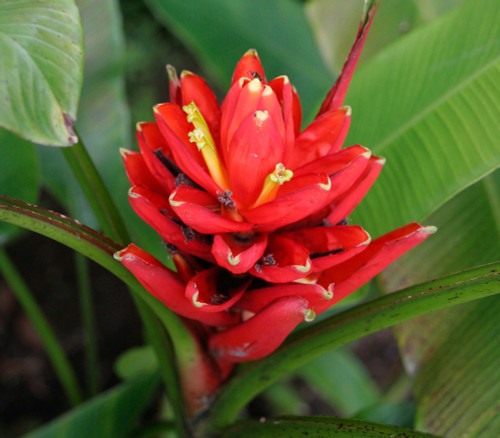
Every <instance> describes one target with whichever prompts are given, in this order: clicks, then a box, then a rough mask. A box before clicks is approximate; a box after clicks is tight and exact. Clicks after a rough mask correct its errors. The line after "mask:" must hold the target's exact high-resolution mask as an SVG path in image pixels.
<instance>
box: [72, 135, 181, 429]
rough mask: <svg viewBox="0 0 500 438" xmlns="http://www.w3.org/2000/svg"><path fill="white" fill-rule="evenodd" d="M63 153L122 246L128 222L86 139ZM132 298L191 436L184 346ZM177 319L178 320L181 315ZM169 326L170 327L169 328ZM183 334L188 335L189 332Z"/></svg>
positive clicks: (110, 233)
mask: <svg viewBox="0 0 500 438" xmlns="http://www.w3.org/2000/svg"><path fill="white" fill-rule="evenodd" d="M63 153H64V155H65V157H66V159H67V161H68V163H69V165H70V166H71V168H72V171H73V173H74V174H75V176H76V178H77V180H78V182H79V184H80V186H81V188H82V190H83V191H84V193H85V196H86V198H87V200H88V202H89V204H90V205H91V207H92V210H93V211H94V214H95V215H96V217H97V219H98V221H99V223H100V225H101V227H102V229H103V230H104V232H105V234H107V235H108V236H109V237H110V238H111V239H113V240H115V241H116V242H117V243H118V244H120V245H122V246H124V245H126V244H128V243H129V242H130V237H129V235H128V232H127V229H126V227H125V224H124V222H123V220H122V218H121V216H120V213H119V211H118V209H117V208H116V207H115V204H114V202H113V199H112V198H111V195H110V194H109V191H108V189H107V187H106V185H105V184H104V181H103V180H102V178H101V177H100V175H99V172H98V171H97V169H96V167H95V165H94V163H93V161H92V159H91V158H90V156H89V154H88V152H87V150H86V148H85V146H84V145H83V143H82V140H81V139H79V141H78V143H77V144H75V145H74V146H72V147H71V148H64V149H63ZM132 297H133V299H134V302H135V304H136V306H137V309H138V311H139V315H140V317H141V320H142V323H143V325H144V327H145V329H146V333H147V339H148V340H149V341H150V342H151V343H152V346H153V348H154V349H155V352H156V354H157V356H158V360H159V363H160V368H161V372H162V377H163V379H164V382H165V386H166V390H167V393H168V394H169V395H170V396H171V397H172V398H171V402H172V405H173V408H174V410H175V413H176V422H175V424H176V427H177V432H178V434H179V437H181V438H184V437H188V436H189V432H188V430H187V426H186V422H185V418H186V414H185V411H184V397H183V393H182V389H181V383H180V378H179V375H178V371H177V368H176V364H177V360H176V353H179V352H182V351H183V349H182V348H181V349H178V348H174V347H172V343H171V341H170V339H171V338H170V337H169V335H166V334H164V333H162V331H163V328H162V327H161V326H160V324H159V321H158V320H157V319H156V316H155V315H154V314H153V312H152V310H151V309H150V308H149V307H148V306H147V305H145V303H144V302H143V301H142V300H141V299H140V298H138V297H136V296H134V294H133V295H132ZM174 318H175V316H174V317H169V318H167V321H172V320H173V319H174ZM175 319H176V320H178V318H175ZM174 324H175V325H176V327H178V326H179V323H177V322H176V323H174ZM166 327H167V330H168V329H169V327H168V326H166ZM183 332H184V331H183ZM170 333H176V332H175V331H174V332H170ZM165 335H166V336H165ZM183 337H184V338H185V335H184V336H183ZM184 348H185V347H184ZM167 353H168V354H167Z"/></svg>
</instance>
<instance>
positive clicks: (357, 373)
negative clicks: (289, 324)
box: [298, 349, 380, 416]
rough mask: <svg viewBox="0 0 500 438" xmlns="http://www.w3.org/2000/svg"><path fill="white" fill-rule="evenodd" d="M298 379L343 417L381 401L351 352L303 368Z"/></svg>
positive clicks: (327, 355) (336, 352) (336, 353)
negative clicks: (303, 380) (300, 378)
mask: <svg viewBox="0 0 500 438" xmlns="http://www.w3.org/2000/svg"><path fill="white" fill-rule="evenodd" d="M298 375H299V376H300V377H302V378H303V379H305V380H306V382H308V383H309V384H310V385H312V387H313V388H314V389H315V391H317V392H318V393H319V394H321V395H322V396H323V398H324V399H325V400H327V401H328V402H329V403H330V405H331V406H332V407H333V408H334V409H335V411H336V412H338V413H340V414H341V415H345V416H351V415H352V414H353V413H355V412H358V411H359V410H361V409H363V408H366V407H368V406H371V405H373V404H375V403H376V402H377V401H378V400H379V398H380V393H379V391H378V389H377V387H376V386H375V383H374V382H373V380H372V379H371V377H370V376H369V374H368V372H367V370H366V369H365V368H364V367H363V365H362V364H361V362H360V361H359V360H358V359H357V358H356V357H355V356H354V354H353V353H351V352H350V351H349V350H347V349H338V350H331V351H328V352H326V353H325V354H323V355H322V356H320V357H318V358H316V359H314V360H311V361H310V362H309V363H308V364H307V365H305V366H304V367H302V368H300V369H299V370H298Z"/></svg>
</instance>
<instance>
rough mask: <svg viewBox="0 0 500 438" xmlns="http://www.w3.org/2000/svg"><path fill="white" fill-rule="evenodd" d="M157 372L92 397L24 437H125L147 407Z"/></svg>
mask: <svg viewBox="0 0 500 438" xmlns="http://www.w3.org/2000/svg"><path fill="white" fill-rule="evenodd" d="M158 381H159V377H158V374H147V375H143V376H142V377H140V378H135V379H133V380H131V381H128V382H127V383H122V384H121V385H118V386H117V387H115V388H113V389H111V390H109V391H107V392H105V393H103V394H101V395H99V396H97V397H95V398H93V399H91V400H90V401H88V402H86V403H84V404H83V405H81V406H80V407H78V408H77V409H73V410H72V411H70V412H68V413H67V414H65V415H63V416H62V417H60V418H58V419H56V420H54V421H52V422H51V423H49V424H48V425H46V426H44V427H41V428H40V429H37V430H35V431H33V432H31V433H28V434H27V435H24V438H66V437H71V438H88V437H99V438H123V437H125V436H128V435H129V434H130V432H131V431H132V429H133V428H134V426H135V424H136V422H137V421H138V419H139V418H140V416H141V415H142V413H143V412H144V411H145V410H146V408H147V407H148V405H149V403H150V401H151V398H152V396H153V394H154V391H155V389H156V388H157V386H158Z"/></svg>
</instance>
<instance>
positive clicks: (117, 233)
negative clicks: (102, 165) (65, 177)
mask: <svg viewBox="0 0 500 438" xmlns="http://www.w3.org/2000/svg"><path fill="white" fill-rule="evenodd" d="M61 151H62V153H63V155H64V157H65V158H66V161H67V162H68V164H69V165H70V167H71V170H72V172H73V174H74V175H75V177H76V179H77V180H78V183H79V184H80V187H81V188H82V190H83V192H84V194H85V197H86V198H87V201H88V202H89V204H90V206H91V208H92V211H93V212H94V214H95V215H96V217H97V220H98V221H99V224H100V225H101V227H102V229H103V231H104V234H106V235H107V236H108V237H110V238H111V239H113V240H114V241H115V242H117V243H119V244H120V245H122V246H125V245H126V244H128V243H129V242H130V237H129V235H128V232H127V228H126V227H125V223H124V222H123V220H122V218H121V216H120V213H119V212H118V209H117V208H116V206H115V203H114V201H113V198H111V195H110V194H109V191H108V189H107V188H106V186H105V184H104V181H103V180H102V178H101V176H100V175H99V173H98V171H97V169H96V167H95V166H94V163H93V162H92V159H91V158H90V155H89V154H88V152H87V149H86V148H85V146H84V145H83V143H82V140H81V138H80V139H79V141H78V143H76V144H74V145H73V146H71V147H68V148H61Z"/></svg>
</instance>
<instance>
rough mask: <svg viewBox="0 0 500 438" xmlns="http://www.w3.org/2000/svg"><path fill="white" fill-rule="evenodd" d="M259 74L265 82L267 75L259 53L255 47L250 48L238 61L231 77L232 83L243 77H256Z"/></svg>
mask: <svg viewBox="0 0 500 438" xmlns="http://www.w3.org/2000/svg"><path fill="white" fill-rule="evenodd" d="M259 76H260V78H261V80H262V82H264V83H265V82H266V76H265V75H264V69H263V68H262V64H261V62H260V58H259V55H258V54H257V51H256V50H255V49H250V50H248V51H247V52H246V53H245V54H244V55H243V57H242V58H241V59H240V60H239V61H238V64H236V67H235V69H234V73H233V78H232V79H231V85H233V84H234V83H235V82H237V81H238V80H240V79H241V78H248V79H254V78H255V77H259ZM260 78H259V79H260Z"/></svg>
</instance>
